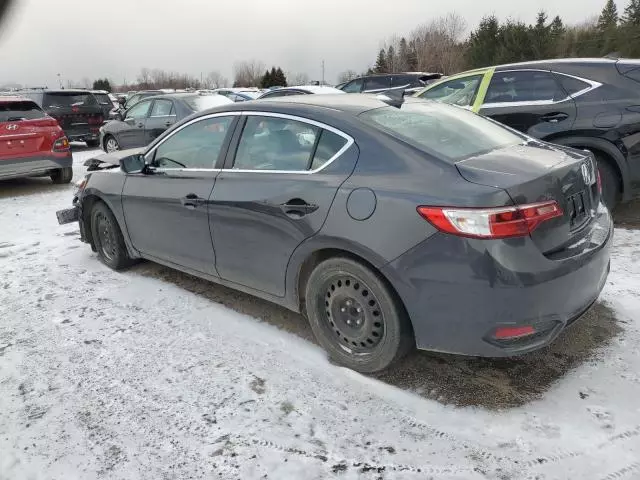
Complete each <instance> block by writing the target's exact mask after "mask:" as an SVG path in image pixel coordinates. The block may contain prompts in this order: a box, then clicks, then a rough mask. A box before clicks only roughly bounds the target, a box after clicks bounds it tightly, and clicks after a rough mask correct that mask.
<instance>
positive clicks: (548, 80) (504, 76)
mask: <svg viewBox="0 0 640 480" xmlns="http://www.w3.org/2000/svg"><path fill="white" fill-rule="evenodd" d="M564 97H566V93H564V92H563V91H562V89H561V88H560V86H559V85H558V83H557V82H556V81H555V80H554V79H553V76H552V75H551V73H549V72H541V71H513V72H496V73H494V75H493V77H492V78H491V83H490V84H489V89H488V90H487V95H486V97H485V99H484V103H485V104H487V103H498V104H499V103H512V102H540V101H546V102H552V101H558V100H562V99H563V98H564ZM485 106H486V105H485Z"/></svg>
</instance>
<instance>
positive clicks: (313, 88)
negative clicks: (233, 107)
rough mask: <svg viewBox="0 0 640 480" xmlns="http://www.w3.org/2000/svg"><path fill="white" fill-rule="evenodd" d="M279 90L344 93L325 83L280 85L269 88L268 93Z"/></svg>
mask: <svg viewBox="0 0 640 480" xmlns="http://www.w3.org/2000/svg"><path fill="white" fill-rule="evenodd" d="M281 90H303V91H305V92H309V93H317V94H323V95H324V94H333V93H337V94H342V95H344V93H345V92H343V91H342V90H338V89H337V88H334V87H329V86H327V85H298V86H295V87H280V88H277V89H274V90H270V91H269V93H271V92H279V91H281ZM265 93H266V92H265Z"/></svg>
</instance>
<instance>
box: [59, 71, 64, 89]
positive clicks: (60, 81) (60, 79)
mask: <svg viewBox="0 0 640 480" xmlns="http://www.w3.org/2000/svg"><path fill="white" fill-rule="evenodd" d="M58 83H59V84H60V88H64V87H63V86H62V78H61V77H60V74H58Z"/></svg>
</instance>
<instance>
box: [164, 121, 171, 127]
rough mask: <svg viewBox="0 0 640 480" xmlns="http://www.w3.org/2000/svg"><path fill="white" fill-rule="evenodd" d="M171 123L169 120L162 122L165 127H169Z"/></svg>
mask: <svg viewBox="0 0 640 480" xmlns="http://www.w3.org/2000/svg"><path fill="white" fill-rule="evenodd" d="M171 125H173V124H172V123H171V122H164V126H165V127H167V128H168V127H170V126H171Z"/></svg>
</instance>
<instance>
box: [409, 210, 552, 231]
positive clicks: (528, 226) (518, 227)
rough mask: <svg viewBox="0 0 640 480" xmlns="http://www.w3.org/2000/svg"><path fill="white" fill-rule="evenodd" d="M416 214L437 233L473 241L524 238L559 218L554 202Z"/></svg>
mask: <svg viewBox="0 0 640 480" xmlns="http://www.w3.org/2000/svg"><path fill="white" fill-rule="evenodd" d="M417 210H418V213H419V214H420V215H421V216H422V217H423V218H424V219H426V220H428V221H429V222H430V223H431V224H432V225H433V226H434V227H436V228H437V229H438V230H440V231H442V232H445V233H450V234H452V235H458V236H462V237H472V238H511V237H523V236H526V235H529V234H530V233H531V232H533V231H534V230H535V229H536V228H537V227H538V226H539V225H540V224H541V223H542V222H545V221H547V220H551V219H552V218H556V217H561V216H562V210H561V209H560V207H559V206H558V204H557V202H555V201H549V202H541V203H532V204H528V205H518V206H514V207H497V208H449V207H426V206H421V207H418V209H417Z"/></svg>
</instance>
